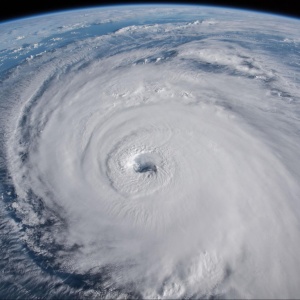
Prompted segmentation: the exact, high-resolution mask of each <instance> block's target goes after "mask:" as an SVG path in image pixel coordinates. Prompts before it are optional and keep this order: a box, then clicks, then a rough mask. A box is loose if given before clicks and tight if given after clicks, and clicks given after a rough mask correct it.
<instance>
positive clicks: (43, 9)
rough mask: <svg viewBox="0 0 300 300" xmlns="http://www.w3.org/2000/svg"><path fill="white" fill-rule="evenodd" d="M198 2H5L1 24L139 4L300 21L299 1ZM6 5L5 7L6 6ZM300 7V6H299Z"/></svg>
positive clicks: (2, 6)
mask: <svg viewBox="0 0 300 300" xmlns="http://www.w3.org/2000/svg"><path fill="white" fill-rule="evenodd" d="M276 2H277V1H275V0H244V1H241V0H235V1H233V0H232V1H230V0H228V1H225V0H206V1H205V0H198V1H184V0H183V1H176V0H174V1H163V2H162V1H160V2H158V1H101V0H98V1H96V0H94V1H91V0H86V1H83V0H81V1H79V0H60V1H58V0H40V1H32V0H28V1H24V0H11V1H5V3H3V4H2V5H1V7H0V22H1V21H7V20H10V19H15V18H20V17H25V16H30V15H34V14H40V13H48V12H55V11H58V10H65V9H74V8H80V7H89V6H98V5H116V4H126V3H131V4H137V3H140V4H142V3H177V4H205V5H216V6H226V7H234V8H243V9H250V10H256V11H261V12H269V13H276V14H282V15H286V16H291V17H298V18H299V19H300V9H299V8H298V6H297V2H299V1H298V0H281V1H279V2H277V3H276ZM4 4H5V5H4ZM299 6H300V5H299Z"/></svg>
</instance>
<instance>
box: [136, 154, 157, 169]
mask: <svg viewBox="0 0 300 300" xmlns="http://www.w3.org/2000/svg"><path fill="white" fill-rule="evenodd" d="M133 169H134V171H135V172H137V173H146V172H155V173H156V172H157V167H156V164H155V162H154V157H152V156H151V154H149V153H143V154H140V155H138V156H137V157H135V159H134V163H133Z"/></svg>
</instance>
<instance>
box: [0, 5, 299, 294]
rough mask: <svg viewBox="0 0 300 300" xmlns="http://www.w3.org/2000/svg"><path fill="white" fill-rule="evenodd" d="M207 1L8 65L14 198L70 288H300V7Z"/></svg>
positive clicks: (43, 253)
mask: <svg viewBox="0 0 300 300" xmlns="http://www.w3.org/2000/svg"><path fill="white" fill-rule="evenodd" d="M161 9H162V8H161ZM140 10H141V9H140V8H139V9H138V10H137V11H136V12H135V17H137V16H138V15H139V13H140V14H141V13H143V14H147V13H145V12H143V11H142V10H141V11H142V12H141V11H140ZM174 10H175V12H176V8H174ZM166 11H168V12H169V13H170V15H172V14H174V11H173V9H169V8H168V9H166ZM201 11H202V13H203V11H205V15H204V16H203V17H202V19H203V20H200V21H199V20H195V19H194V12H190V14H189V12H187V13H186V15H185V16H184V17H182V18H183V19H185V18H187V19H188V18H189V19H191V20H190V22H180V20H177V21H176V22H170V21H169V22H166V21H165V20H160V19H159V18H158V20H157V24H154V25H153V24H152V25H139V24H138V22H137V24H134V25H128V26H124V27H122V28H120V29H119V30H117V31H115V32H112V33H109V34H106V35H101V36H98V37H88V38H85V37H83V38H82V39H81V38H77V39H75V38H74V39H73V40H72V41H71V42H70V43H68V44H62V45H61V47H56V46H53V47H56V48H55V49H54V50H52V51H48V50H47V51H46V52H43V53H42V54H40V53H39V54H38V55H32V57H31V56H30V59H27V60H24V62H23V63H22V64H19V65H18V67H17V68H12V69H11V70H10V71H9V73H6V74H8V75H7V76H6V78H5V76H4V74H5V72H4V71H5V70H6V69H5V68H4V69H3V72H2V74H3V75H2V79H3V82H2V86H1V99H4V100H2V102H3V103H4V101H5V105H6V107H3V108H1V112H2V113H3V114H5V116H4V117H2V118H1V123H2V125H3V131H4V132H5V136H4V137H3V146H2V147H1V151H2V153H3V154H4V155H5V159H4V160H3V164H2V168H3V170H5V172H6V173H5V174H7V176H8V178H6V179H5V180H4V179H3V191H4V193H3V198H4V195H5V197H6V198H7V200H6V201H7V203H8V207H9V209H10V211H11V213H12V215H13V217H14V220H15V221H14V224H17V227H19V228H20V229H21V232H22V235H21V236H20V239H22V240H23V242H24V243H25V244H26V249H27V251H28V252H29V253H31V255H32V256H33V261H37V260H40V262H39V263H38V265H39V267H40V268H41V265H42V266H43V268H42V269H43V272H44V273H47V270H51V272H52V273H51V274H52V275H51V276H53V277H55V278H56V280H57V278H60V279H62V280H63V282H64V283H60V284H61V285H62V286H64V287H65V289H69V291H68V293H71V294H72V293H75V292H78V293H79V294H78V295H79V296H80V297H84V296H91V297H97V296H103V297H116V296H119V297H144V298H183V297H187V298H190V297H191V298H199V297H210V296H212V297H229V298H233V297H237V298H244V297H250V298H253V297H254V298H257V297H259V298H275V297H297V295H299V286H298V276H299V266H300V261H299V258H298V255H297V253H298V248H299V245H300V237H299V196H300V187H299V178H300V176H299V175H300V164H299V162H298V160H299V159H298V158H299V151H298V149H299V146H300V140H299V88H298V87H299V86H298V85H299V81H297V79H296V77H295V76H290V74H291V73H292V72H294V74H299V68H298V67H295V66H293V67H292V66H291V65H290V64H289V63H288V62H286V61H280V60H279V58H278V57H281V58H282V55H284V54H283V52H284V51H286V52H287V53H291V56H292V55H293V51H294V50H293V49H292V50H291V48H288V47H287V46H286V44H287V43H286V42H285V40H284V38H285V36H286V34H287V32H288V33H289V34H291V35H295V38H296V37H297V35H298V32H297V31H295V29H294V26H295V24H296V25H297V26H298V27H299V22H296V21H293V20H287V19H283V20H284V26H281V27H275V29H274V27H272V26H271V25H270V22H273V23H272V24H273V25H274V24H275V25H276V24H277V23H278V22H279V21H278V20H280V18H276V17H274V16H272V17H271V16H269V17H267V20H264V18H263V17H262V16H259V15H255V16H256V17H257V19H258V21H257V25H253V24H251V23H248V22H249V20H250V19H251V16H252V15H251V14H249V16H248V15H246V14H245V16H244V18H240V17H239V15H237V14H236V12H230V17H228V16H227V15H226V13H223V12H221V11H218V10H211V11H209V10H208V11H206V10H203V9H202V10H201ZM126 13H129V12H128V11H126ZM175 15H176V14H175ZM126 17H127V16H126ZM53 18H54V19H55V17H53ZM118 18H120V16H119V15H118ZM269 19H270V21H269ZM93 20H94V19H93ZM118 20H119V19H118ZM40 22H42V21H40ZM60 22H61V21H60ZM93 22H94V21H93ZM74 24H75V23H74ZM74 24H73V23H72V22H71V21H70V22H69V23H68V24H65V27H63V29H64V31H66V32H67V31H68V30H70V32H71V33H70V35H71V34H72V32H73V31H72V30H75V29H77V30H86V29H85V28H86V27H89V26H90V25H89V23H87V22H85V23H84V24H83V25H84V26H81V25H82V24H81V23H76V24H75V25H76V26H75V25H74ZM262 24H265V26H264V29H259V28H260V25H262ZM74 26H75V27H74ZM68 28H69V29H68ZM70 28H71V29H70ZM254 29H255V31H254V32H253V30H254ZM18 34H19V33H18ZM64 34H65V33H64ZM78 34H80V31H79V33H78ZM16 35H17V33H16ZM79 36H80V35H79ZM50 38H51V39H50ZM265 38H267V40H266V39H265ZM272 39H273V40H272ZM50 40H51V43H52V42H54V41H55V42H61V40H59V39H58V38H57V37H56V38H54V37H52V36H51V35H49V41H50ZM44 42H45V41H44ZM37 45H40V44H37ZM279 46H280V47H282V48H283V50H282V52H280V53H278V52H277V51H276V49H277V48H276V47H279ZM36 47H39V46H36ZM49 47H50V46H49ZM297 47H298V48H297V49H299V45H298V46H297ZM7 49H8V48H7ZM34 49H35V48H34ZM6 51H8V50H6ZM20 51H21V50H20ZM22 51H23V50H22ZM34 51H35V50H34ZM7 53H8V52H7ZM7 55H8V54H7ZM30 55H31V54H30ZM7 57H8V56H7ZM7 57H6V59H8V58H7ZM3 172H4V171H3ZM3 178H4V177H3ZM4 183H5V184H4ZM8 187H10V191H13V193H12V192H10V193H11V194H8V192H7V191H8V189H9V188H8ZM5 188H6V189H7V191H5ZM7 218H10V217H7ZM37 258H38V259H37ZM45 266H46V267H45ZM66 274H67V275H66ZM48 275H49V274H48ZM43 276H46V275H43ZM35 278H36V277H35ZM45 278H46V277H45ZM47 278H48V277H47ZM66 278H67V279H68V280H67V279H66ZM36 280H37V279H36ZM45 280H46V279H45ZM51 280H52V281H53V280H54V279H51ZM51 280H50V279H47V280H46V281H47V282H48V284H50V283H49V282H51ZM76 280H77V282H79V284H78V287H77V288H76V284H74V282H75V281H76ZM65 281H66V282H65ZM83 287H84V288H83ZM85 290H88V291H89V294H85ZM62 293H63V291H62ZM72 295H73V294H72Z"/></svg>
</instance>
